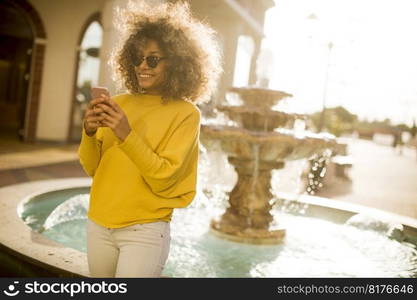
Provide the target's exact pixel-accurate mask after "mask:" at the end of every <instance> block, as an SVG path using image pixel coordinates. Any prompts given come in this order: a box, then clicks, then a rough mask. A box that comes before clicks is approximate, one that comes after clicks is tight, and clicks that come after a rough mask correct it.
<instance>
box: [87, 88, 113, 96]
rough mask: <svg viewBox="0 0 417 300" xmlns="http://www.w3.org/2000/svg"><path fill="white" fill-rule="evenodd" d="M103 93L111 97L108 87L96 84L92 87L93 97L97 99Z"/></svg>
mask: <svg viewBox="0 0 417 300" xmlns="http://www.w3.org/2000/svg"><path fill="white" fill-rule="evenodd" d="M101 94H105V95H107V96H109V97H110V92H109V90H108V89H107V88H106V87H102V86H95V87H92V88H91V98H92V99H97V98H100V97H101Z"/></svg>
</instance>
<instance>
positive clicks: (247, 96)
mask: <svg viewBox="0 0 417 300" xmlns="http://www.w3.org/2000/svg"><path fill="white" fill-rule="evenodd" d="M229 91H230V92H232V93H235V94H237V95H238V96H239V98H240V100H241V101H243V103H244V105H246V106H251V107H265V108H271V107H273V106H274V105H276V104H278V103H279V102H280V101H281V100H283V99H285V98H288V97H292V95H291V94H288V93H285V92H282V91H277V90H271V89H264V88H259V87H232V88H230V89H229Z"/></svg>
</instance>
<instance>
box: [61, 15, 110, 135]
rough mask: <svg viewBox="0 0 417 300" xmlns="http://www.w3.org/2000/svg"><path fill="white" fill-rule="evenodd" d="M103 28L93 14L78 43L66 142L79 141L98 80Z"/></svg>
mask: <svg viewBox="0 0 417 300" xmlns="http://www.w3.org/2000/svg"><path fill="white" fill-rule="evenodd" d="M102 37H103V28H102V25H101V23H100V14H99V13H95V14H93V15H92V16H91V17H90V18H89V19H88V20H87V22H86V24H85V25H84V27H83V30H82V32H81V36H80V39H79V42H78V45H79V46H78V55H77V61H76V65H77V70H76V72H75V79H74V92H73V97H72V99H73V100H72V107H71V118H70V120H71V124H70V127H69V134H68V142H79V141H80V140H81V132H82V119H83V116H84V113H85V109H86V106H87V104H88V102H89V100H90V98H91V96H90V89H91V86H96V85H97V83H98V78H99V69H100V57H99V51H100V47H101V44H102Z"/></svg>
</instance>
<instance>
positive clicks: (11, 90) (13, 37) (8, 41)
mask: <svg viewBox="0 0 417 300" xmlns="http://www.w3.org/2000/svg"><path fill="white" fill-rule="evenodd" d="M0 11H1V18H0V44H1V45H2V47H1V48H0V111H1V116H2V117H1V118H0V135H3V136H7V137H10V138H18V139H20V140H21V141H29V142H31V141H34V140H35V134H36V121H37V114H38V106H39V95H40V84H41V76H42V65H43V56H44V51H45V44H46V34H45V30H44V26H43V24H42V21H41V19H40V17H39V15H38V14H37V12H36V10H35V9H34V8H33V7H32V6H31V5H30V4H29V3H28V2H27V1H25V0H15V1H12V0H5V1H1V2H0Z"/></svg>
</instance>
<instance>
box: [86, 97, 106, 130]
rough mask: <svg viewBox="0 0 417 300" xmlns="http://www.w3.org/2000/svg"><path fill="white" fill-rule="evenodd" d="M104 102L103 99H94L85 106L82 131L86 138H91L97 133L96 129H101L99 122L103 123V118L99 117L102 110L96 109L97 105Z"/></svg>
mask: <svg viewBox="0 0 417 300" xmlns="http://www.w3.org/2000/svg"><path fill="white" fill-rule="evenodd" d="M104 101H105V100H104V99H103V98H96V99H93V100H91V101H90V103H89V104H88V106H87V109H86V111H85V114H84V121H83V124H84V129H85V132H86V133H87V135H88V136H93V135H94V134H95V133H96V132H97V128H99V127H103V125H102V124H101V121H103V119H104V116H103V115H101V114H102V113H104V112H103V110H102V109H101V108H99V107H96V105H97V104H100V103H103V102H104Z"/></svg>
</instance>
